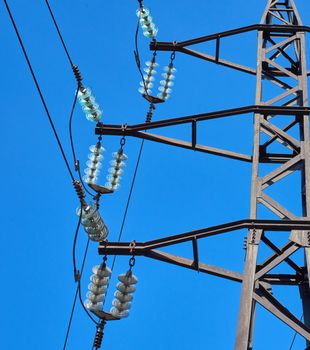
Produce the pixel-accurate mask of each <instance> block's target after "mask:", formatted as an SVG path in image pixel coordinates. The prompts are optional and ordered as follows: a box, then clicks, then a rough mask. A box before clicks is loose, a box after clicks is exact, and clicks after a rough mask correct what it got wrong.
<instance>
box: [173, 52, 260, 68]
mask: <svg viewBox="0 0 310 350" xmlns="http://www.w3.org/2000/svg"><path fill="white" fill-rule="evenodd" d="M176 51H179V52H182V53H185V54H187V55H190V56H194V57H197V58H201V59H203V60H205V61H209V62H213V63H216V64H219V65H222V66H225V67H229V68H233V69H236V70H239V71H241V72H244V73H249V74H252V75H256V70H255V69H253V68H250V67H247V66H244V65H242V64H238V63H234V62H231V61H228V60H224V59H221V58H219V57H218V56H211V55H208V54H205V53H203V52H199V51H195V50H192V49H188V48H185V47H180V48H178V49H176Z"/></svg>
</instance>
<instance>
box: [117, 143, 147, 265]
mask: <svg viewBox="0 0 310 350" xmlns="http://www.w3.org/2000/svg"><path fill="white" fill-rule="evenodd" d="M143 146H144V139H143V140H142V142H141V145H140V150H139V155H138V158H137V163H136V167H135V171H134V175H133V178H132V182H131V186H130V191H129V194H128V198H127V203H126V208H125V212H124V215H123V220H122V225H121V228H120V232H119V235H118V242H119V241H120V240H121V238H122V234H123V230H124V226H125V222H126V218H127V213H128V208H129V204H130V200H131V195H132V192H133V188H134V185H135V182H136V177H137V172H138V169H139V164H140V159H141V155H142V151H143ZM115 260H116V255H114V258H113V262H112V266H111V270H112V271H113V268H114V265H115Z"/></svg>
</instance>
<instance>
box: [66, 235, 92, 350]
mask: <svg viewBox="0 0 310 350" xmlns="http://www.w3.org/2000/svg"><path fill="white" fill-rule="evenodd" d="M88 247H89V239H88V240H87V243H86V247H85V252H84V257H83V262H82V265H81V272H80V277H82V275H83V271H84V266H85V261H86V258H87V254H88ZM79 289H80V283H79V284H78V285H77V287H76V291H75V295H74V298H73V304H72V308H71V313H70V318H69V322H68V326H67V331H66V336H65V341H64V346H63V350H65V349H66V348H67V343H68V338H69V334H70V330H71V324H72V319H73V315H74V311H75V306H76V301H77V298H78V295H79Z"/></svg>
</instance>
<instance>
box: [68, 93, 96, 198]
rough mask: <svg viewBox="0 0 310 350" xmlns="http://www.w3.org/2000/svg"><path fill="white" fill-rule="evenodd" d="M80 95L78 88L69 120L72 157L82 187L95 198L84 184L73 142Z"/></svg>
mask: <svg viewBox="0 0 310 350" xmlns="http://www.w3.org/2000/svg"><path fill="white" fill-rule="evenodd" d="M78 93H79V90H78V88H77V90H76V93H75V96H74V101H73V105H72V109H71V113H70V118H69V135H70V144H71V150H72V156H73V161H74V166H75V169H76V170H77V172H78V175H79V179H80V182H81V184H82V186H83V188H84V190H85V192H87V193H88V194H89V195H90V196H92V197H94V196H95V194H94V193H92V192H90V191H89V190H88V189H87V187H86V186H85V184H84V181H83V178H82V175H81V169H80V164H79V162H78V160H77V158H76V152H75V146H74V141H73V132H72V122H73V115H74V110H75V106H76V102H77V97H78Z"/></svg>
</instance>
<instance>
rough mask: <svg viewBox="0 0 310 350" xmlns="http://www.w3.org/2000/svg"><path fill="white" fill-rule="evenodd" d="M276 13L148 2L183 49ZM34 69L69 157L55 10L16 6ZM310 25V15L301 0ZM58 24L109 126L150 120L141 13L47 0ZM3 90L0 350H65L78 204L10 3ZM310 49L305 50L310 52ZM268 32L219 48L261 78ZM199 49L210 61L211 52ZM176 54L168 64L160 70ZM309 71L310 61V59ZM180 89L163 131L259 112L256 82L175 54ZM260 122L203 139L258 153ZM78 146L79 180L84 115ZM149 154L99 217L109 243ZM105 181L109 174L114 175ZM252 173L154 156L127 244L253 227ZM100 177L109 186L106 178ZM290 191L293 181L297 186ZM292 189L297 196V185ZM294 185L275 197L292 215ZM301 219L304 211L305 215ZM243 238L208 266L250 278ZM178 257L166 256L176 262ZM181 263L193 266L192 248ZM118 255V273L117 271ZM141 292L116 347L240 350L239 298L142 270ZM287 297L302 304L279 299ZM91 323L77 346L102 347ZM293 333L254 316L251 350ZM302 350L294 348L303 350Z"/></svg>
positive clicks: (129, 170)
mask: <svg viewBox="0 0 310 350" xmlns="http://www.w3.org/2000/svg"><path fill="white" fill-rule="evenodd" d="M265 3H266V1H261V0H260V1H258V0H256V1H254V0H252V1H247V2H245V1H241V0H236V1H234V2H231V1H227V0H226V1H223V2H220V1H216V0H208V1H202V0H198V1H195V2H190V1H176V0H171V1H164V2H158V1H154V0H149V1H146V2H145V6H146V7H149V8H150V9H151V12H152V14H153V18H154V22H155V23H156V25H157V26H158V28H159V33H158V38H157V39H158V40H159V41H173V40H177V41H181V40H185V39H190V38H195V37H199V36H202V35H207V34H212V33H214V32H218V31H223V30H227V29H232V28H235V27H241V26H246V25H250V24H254V23H258V22H259V21H260V18H261V15H262V13H263V10H264V6H265ZM9 4H10V5H11V9H12V12H13V14H14V16H15V19H16V22H17V24H18V26H19V28H20V32H21V36H22V38H23V40H24V43H25V46H26V49H27V51H28V54H29V57H30V59H31V62H32V64H33V67H34V70H35V72H36V74H37V78H38V81H39V83H40V86H41V88H42V91H43V94H44V96H45V98H46V102H47V105H48V107H49V110H50V112H51V115H52V117H53V119H54V122H55V125H56V127H57V130H58V132H59V135H60V138H61V140H62V143H63V145H64V148H65V150H66V152H67V154H68V158H69V159H70V162H71V164H73V161H72V156H71V153H70V143H69V133H68V118H69V112H70V109H71V105H72V102H73V98H74V93H75V89H76V83H75V80H74V77H73V75H72V72H71V68H70V65H69V63H68V61H67V59H66V56H65V54H64V51H63V48H62V46H61V44H60V41H59V38H58V36H57V33H56V31H55V28H54V26H53V23H52V20H51V18H50V16H49V13H48V11H47V8H46V5H45V2H44V1H34V0H29V1H27V2H26V1H12V0H11V1H9ZM296 4H297V6H298V8H299V11H300V15H301V17H302V19H303V22H304V24H305V25H307V24H309V22H310V3H309V2H307V1H301V0H296ZM51 6H52V7H53V9H54V12H55V16H56V18H57V21H58V23H59V26H60V28H61V31H62V34H63V36H64V38H65V40H66V43H67V46H68V48H69V51H70V54H71V56H72V58H73V61H74V63H75V64H77V65H78V66H79V67H80V70H81V72H82V75H83V76H84V83H85V85H87V86H89V87H90V88H91V89H92V90H93V92H94V94H95V95H96V99H97V101H98V102H99V103H100V105H101V108H102V110H103V120H102V121H103V122H104V123H111V124H121V123H125V122H127V123H128V124H136V123H141V122H143V121H144V119H145V115H146V112H147V108H148V104H147V103H146V101H144V100H143V99H142V98H141V96H140V94H139V92H138V91H137V90H138V87H139V81H140V76H139V73H138V71H137V69H136V65H135V61H134V56H133V50H134V34H135V27H136V21H137V17H136V14H135V11H136V9H137V7H138V2H137V1H120V2H116V1H110V2H102V1H99V0H94V1H91V2H90V1H86V0H75V1H72V0H63V1H61V2H56V1H51ZM0 23H1V25H0V28H1V30H0V40H1V42H2V50H1V63H2V64H1V77H2V116H3V118H2V123H3V124H2V128H1V131H0V132H1V138H0V142H1V144H2V150H3V152H1V163H2V174H3V180H2V183H3V186H2V218H3V219H2V235H1V247H2V249H1V250H2V251H1V257H0V260H1V261H0V273H1V277H2V288H1V289H0V295H1V300H2V311H1V331H0V334H1V344H2V347H3V348H5V349H8V350H11V349H12V350H13V349H18V348H21V347H22V348H23V349H45V350H49V349H61V348H62V346H63V341H64V336H65V332H66V327H67V322H68V319H69V313H70V310H71V305H72V300H73V296H74V292H75V288H76V285H75V283H74V280H73V271H72V242H73V237H74V231H75V226H76V223H77V219H78V218H77V216H76V214H75V210H76V207H77V206H78V205H79V203H78V200H77V198H76V195H75V192H74V190H73V187H72V184H71V181H70V178H69V176H68V173H67V172H66V168H65V166H64V163H63V160H62V158H61V156H60V153H59V150H58V148H57V145H56V141H55V139H54V137H53V135H52V132H51V129H50V126H49V124H48V122H47V118H46V115H45V112H44V109H43V107H42V104H41V102H40V100H39V96H38V94H37V91H36V89H35V86H34V84H33V81H32V79H31V76H30V73H29V70H28V68H27V66H26V62H25V60H24V57H23V55H22V52H21V49H20V47H19V45H18V42H17V39H16V36H15V33H14V32H13V28H12V25H11V23H10V21H9V18H8V15H7V13H6V10H5V7H4V5H3V3H1V4H0ZM308 42H309V40H308ZM256 45H257V44H256V33H255V32H253V33H250V34H245V35H242V36H240V42H238V41H237V40H236V38H235V39H233V40H226V41H224V40H223V50H222V52H223V58H228V59H232V60H235V61H237V62H240V63H244V64H248V65H250V66H252V67H255V65H256V62H255V60H256ZM139 46H140V55H141V61H142V64H143V63H144V61H146V60H149V59H150V58H151V53H150V52H149V50H148V40H147V39H146V38H145V37H143V36H142V34H141V33H140V37H139ZM199 49H201V50H205V52H210V51H209V50H210V49H211V47H209V46H208V45H206V46H205V47H204V46H199ZM169 56H170V53H168V52H158V55H157V60H158V62H159V63H160V66H161V67H163V66H165V65H167V64H168V63H169ZM307 58H308V61H309V56H307ZM175 67H176V68H177V70H178V71H177V73H176V82H175V87H174V89H173V90H174V91H173V94H172V97H171V100H169V101H168V102H167V103H165V104H163V105H160V106H158V107H157V108H156V110H155V112H154V120H160V119H164V118H170V117H178V116H185V115H190V114H197V113H204V112H208V111H215V110H221V109H225V108H234V107H241V106H244V105H250V104H253V102H254V98H255V77H254V76H248V75H246V74H245V73H241V72H240V73H239V72H237V71H233V70H230V69H229V68H225V67H221V66H216V65H213V64H212V63H208V62H204V61H200V60H198V59H196V58H193V57H189V56H185V55H182V54H180V53H177V55H176V59H175ZM252 127H253V123H252V116H251V115H245V116H237V117H234V118H231V119H228V118H227V119H223V120H217V121H210V122H208V123H203V124H202V127H201V129H200V131H199V134H198V142H200V143H204V144H206V145H210V146H215V147H223V148H227V149H231V150H235V151H238V152H242V153H251V150H252V136H253V130H252ZM73 128H74V139H75V143H76V150H77V154H78V158H79V159H80V162H81V165H82V169H84V164H85V162H86V159H87V154H88V147H89V146H90V145H92V144H94V143H96V140H97V138H96V136H95V135H94V124H92V123H90V122H89V121H87V120H86V119H85V117H84V115H83V113H82V111H81V109H80V108H79V106H77V108H76V112H75V115H74V125H73ZM160 132H161V134H162V135H169V136H172V137H180V138H186V137H188V136H189V135H190V131H189V129H186V128H185V127H175V128H172V129H171V130H160ZM102 142H103V146H104V147H105V148H106V150H107V152H106V157H105V161H104V166H107V164H108V162H109V160H110V157H111V153H112V152H115V151H116V150H117V149H118V147H119V138H118V137H104V138H103V141H102ZM139 146H140V141H139V140H137V139H132V138H128V140H127V143H126V147H125V152H126V153H127V155H128V161H127V167H126V169H125V174H124V177H123V181H122V184H121V188H120V190H119V191H118V192H117V193H115V194H114V195H113V196H110V197H104V198H102V203H101V214H102V216H103V218H104V220H105V221H106V223H107V225H108V227H109V229H110V236H109V240H110V241H113V240H116V239H117V236H118V233H119V228H120V225H121V220H122V216H123V213H124V208H125V204H126V199H127V196H128V192H129V188H130V183H131V180H132V176H133V171H134V166H135V162H136V159H137V154H138V150H139ZM103 173H104V172H103ZM250 176H251V166H250V164H247V163H241V162H238V161H234V160H229V159H225V158H217V157H215V156H212V155H207V154H200V153H198V152H192V151H189V150H183V149H179V148H173V147H169V146H166V145H161V144H155V143H151V142H146V143H145V148H144V152H143V156H142V159H141V163H140V169H139V173H138V176H137V182H136V186H135V189H134V193H133V197H132V201H131V204H130V208H129V213H128V218H127V222H126V226H125V229H124V233H123V240H124V241H131V240H133V239H136V240H137V241H146V240H150V239H155V238H159V237H163V236H165V235H170V234H177V233H182V232H186V231H189V230H194V229H198V228H203V227H207V226H211V225H215V224H219V223H224V222H229V221H233V220H238V219H243V218H247V217H248V215H249V202H250V201H249V194H250ZM104 177H105V176H104V174H103V176H102V181H104ZM289 184H290V183H289ZM290 185H291V186H293V184H290ZM290 188H293V187H290V186H287V188H286V189H285V190H284V191H281V192H280V191H279V192H278V196H279V197H280V198H282V199H283V200H284V201H286V202H287V203H290V202H292V198H293V194H292V191H291V190H290ZM292 205H293V206H294V208H293V209H296V210H298V209H299V208H298V207H297V204H296V206H295V205H294V204H292ZM245 234H246V232H245V231H243V232H237V233H236V234H234V235H223V236H222V237H218V238H210V239H208V241H203V242H201V248H200V250H201V253H200V254H201V260H202V261H204V262H206V263H210V264H218V265H220V266H223V267H226V268H231V269H233V270H236V271H240V272H242V269H243V259H244V251H243V250H242V242H243V236H244V235H245ZM86 239H87V236H86V234H85V232H84V231H83V230H81V232H80V235H79V239H78V245H77V256H78V264H79V265H80V264H81V260H82V254H83V250H84V246H85V243H86ZM167 251H168V250H167ZM169 252H172V253H174V254H180V255H182V256H185V257H187V256H189V257H190V252H191V250H190V247H188V246H187V245H182V246H179V247H175V248H171V249H170V250H169ZM111 260H112V259H111V258H109V260H108V264H109V263H111ZM100 261H101V258H100V256H98V254H97V245H96V244H94V243H92V244H91V246H90V251H89V254H88V258H87V262H86V267H85V272H84V277H83V280H82V286H83V295H85V293H86V287H87V284H88V279H89V276H90V275H91V267H92V266H93V265H96V264H98V263H100ZM127 268H128V258H127V257H122V258H118V259H117V261H116V265H115V269H114V274H113V278H112V282H111V285H110V288H109V293H108V299H107V302H106V305H107V307H108V308H109V307H110V304H111V300H112V298H113V292H114V288H115V284H116V279H117V275H118V274H119V273H123V272H125V271H126V270H127ZM134 271H135V274H136V275H137V276H138V278H139V284H138V288H137V292H136V295H135V299H134V302H133V306H132V310H131V314H130V316H129V318H128V319H125V320H122V321H120V322H115V323H111V324H108V326H107V327H106V331H105V338H104V343H103V348H104V349H110V350H116V349H117V350H118V349H122V348H124V347H127V348H128V349H143V348H146V347H147V348H148V350H152V349H163V348H173V349H176V348H178V349H180V350H189V349H193V348H195V349H196V350H200V349H201V350H202V349H232V348H233V344H234V337H235V331H236V326H237V315H238V307H239V298H240V285H239V284H236V283H234V282H229V281H225V280H221V279H217V278H216V277H212V276H208V275H204V274H199V273H196V272H193V271H187V270H184V269H182V268H179V267H174V266H169V265H165V264H163V263H161V262H157V261H151V260H148V259H145V258H138V259H137V263H136V266H135V269H134ZM280 292H282V293H283V298H284V299H281V300H285V299H287V300H295V301H294V303H293V304H294V306H293V310H294V311H295V312H296V315H297V316H300V315H301V311H300V308H299V306H298V304H299V296H298V293H297V292H295V291H293V290H290V291H289V292H287V291H286V290H283V291H282V290H280ZM94 332H95V329H94V326H93V325H92V324H91V322H90V321H89V319H88V318H87V316H85V314H84V312H83V310H81V307H80V306H78V307H77V309H76V312H75V315H74V319H73V323H72V329H71V333H70V338H69V342H68V349H74V350H82V349H90V348H91V344H92V341H93V336H94ZM293 334H294V333H293V331H291V330H290V329H288V328H287V327H286V326H284V325H282V323H281V322H280V321H278V320H276V319H275V318H274V317H273V316H272V315H270V314H268V313H267V312H265V311H264V310H262V309H260V308H259V309H258V312H257V324H256V334H255V335H256V336H255V346H256V347H255V349H257V350H259V349H266V348H278V349H286V348H288V347H289V344H290V341H291V339H292V336H293ZM301 348H303V341H302V339H301V338H297V340H296V343H295V349H301Z"/></svg>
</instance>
